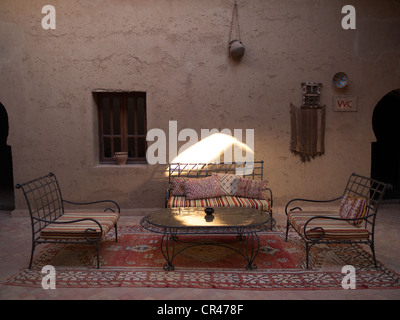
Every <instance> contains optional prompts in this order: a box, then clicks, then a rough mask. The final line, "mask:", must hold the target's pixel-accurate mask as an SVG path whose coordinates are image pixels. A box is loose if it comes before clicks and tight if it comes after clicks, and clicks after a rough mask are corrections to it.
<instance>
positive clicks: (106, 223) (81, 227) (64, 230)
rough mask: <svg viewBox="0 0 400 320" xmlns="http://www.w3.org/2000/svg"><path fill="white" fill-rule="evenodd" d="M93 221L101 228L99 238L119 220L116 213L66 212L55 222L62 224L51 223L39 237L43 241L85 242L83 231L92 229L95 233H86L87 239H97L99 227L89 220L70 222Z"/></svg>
mask: <svg viewBox="0 0 400 320" xmlns="http://www.w3.org/2000/svg"><path fill="white" fill-rule="evenodd" d="M87 218H90V219H94V220H96V221H97V222H99V223H100V225H101V227H102V234H101V237H104V236H105V235H106V234H107V233H108V232H109V231H110V230H111V229H112V228H113V227H114V225H115V224H116V223H117V221H118V219H119V213H118V212H100V213H92V212H90V213H81V212H79V213H76V212H68V213H64V215H62V216H61V217H59V218H58V219H57V220H56V222H64V223H62V224H60V223H52V224H49V225H47V226H46V227H45V228H43V229H42V230H41V232H40V237H41V238H43V239H48V240H50V239H53V240H57V239H62V240H86V238H85V230H87V229H94V230H95V231H88V232H87V233H86V235H87V237H88V238H89V239H97V238H98V237H99V235H100V228H99V226H98V225H97V224H96V223H95V222H94V221H91V220H85V221H80V222H72V223H65V222H70V221H73V220H78V219H87Z"/></svg>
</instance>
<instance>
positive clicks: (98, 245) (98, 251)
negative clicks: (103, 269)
mask: <svg viewBox="0 0 400 320" xmlns="http://www.w3.org/2000/svg"><path fill="white" fill-rule="evenodd" d="M96 251H97V269H100V242H99V241H97V242H96Z"/></svg>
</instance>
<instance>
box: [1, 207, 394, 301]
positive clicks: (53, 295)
mask: <svg viewBox="0 0 400 320" xmlns="http://www.w3.org/2000/svg"><path fill="white" fill-rule="evenodd" d="M275 217H276V219H277V221H278V223H279V224H281V225H284V224H285V214H284V213H283V211H282V208H276V209H275ZM139 219H140V217H137V216H122V217H121V223H124V224H127V223H131V224H137V223H138V221H139ZM30 237H31V235H30V222H29V219H28V218H11V216H10V213H9V212H6V211H3V212H2V211H0V280H4V279H5V278H7V277H9V276H11V275H13V274H14V273H16V272H17V271H18V270H19V269H21V268H23V267H24V266H26V265H27V263H28V260H29V255H30V246H31V239H30ZM39 248H40V247H39ZM376 252H377V258H378V259H379V260H380V261H381V262H383V263H384V264H385V265H386V266H387V267H388V268H391V269H392V270H394V271H396V272H397V273H400V205H385V206H383V207H382V208H381V210H380V212H379V217H378V219H377V230H376ZM0 299H2V300H5V299H41V300H42V299H79V300H81V299H82V300H83V299H96V300H101V299H139V300H145V299H146V300H147V299H156V300H160V299H164V300H165V299H171V300H177V299H181V300H186V299H191V300H247V299H252V300H259V299H396V300H397V299H400V290H390V289H388V290H322V291H267V292H266V291H245V290H216V289H209V290H203V289H184V288H182V289H169V288H162V289H157V288H106V289H65V288H57V289H56V290H43V289H41V288H40V289H39V288H27V287H16V286H4V285H0Z"/></svg>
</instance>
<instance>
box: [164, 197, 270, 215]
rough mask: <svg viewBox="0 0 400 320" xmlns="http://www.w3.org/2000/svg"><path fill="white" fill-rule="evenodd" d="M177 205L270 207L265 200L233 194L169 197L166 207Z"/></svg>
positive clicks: (175, 206)
mask: <svg viewBox="0 0 400 320" xmlns="http://www.w3.org/2000/svg"><path fill="white" fill-rule="evenodd" d="M177 207H246V208H253V209H259V210H263V211H267V210H270V209H271V205H270V203H269V202H268V201H267V200H264V199H250V198H242V197H235V196H222V197H216V198H208V199H196V200H189V199H187V198H186V197H174V196H172V197H170V198H169V200H168V208H177Z"/></svg>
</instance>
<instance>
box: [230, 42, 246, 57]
mask: <svg viewBox="0 0 400 320" xmlns="http://www.w3.org/2000/svg"><path fill="white" fill-rule="evenodd" d="M244 51H245V48H244V45H243V43H242V42H241V41H239V40H232V41H231V43H230V44H229V55H230V57H232V58H233V59H235V60H240V59H241V58H242V57H243V55H244Z"/></svg>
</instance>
